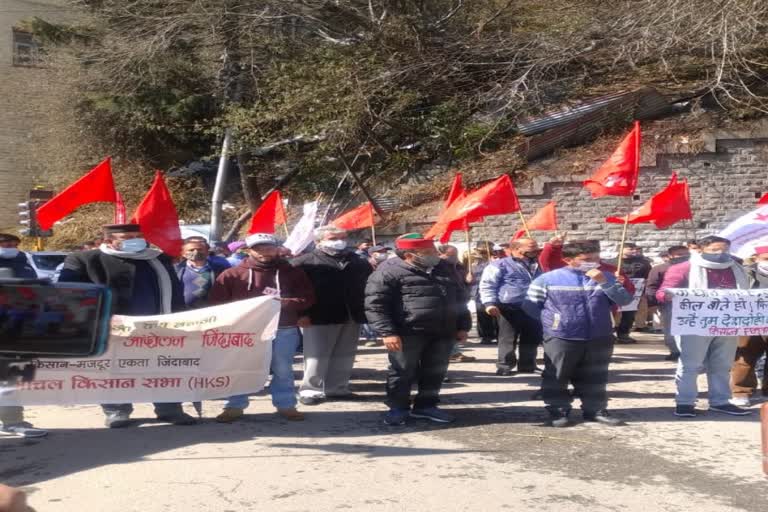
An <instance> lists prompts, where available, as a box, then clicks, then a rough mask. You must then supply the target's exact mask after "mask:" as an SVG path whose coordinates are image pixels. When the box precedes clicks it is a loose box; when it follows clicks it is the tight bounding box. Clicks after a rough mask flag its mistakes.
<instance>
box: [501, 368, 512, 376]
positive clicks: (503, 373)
mask: <svg viewBox="0 0 768 512" xmlns="http://www.w3.org/2000/svg"><path fill="white" fill-rule="evenodd" d="M514 374H515V372H513V371H512V370H510V369H509V368H496V375H498V376H499V377H509V376H510V375H514Z"/></svg>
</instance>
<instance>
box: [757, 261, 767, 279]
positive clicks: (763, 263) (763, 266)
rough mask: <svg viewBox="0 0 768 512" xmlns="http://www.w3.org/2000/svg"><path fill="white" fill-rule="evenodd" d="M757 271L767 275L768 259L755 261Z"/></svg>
mask: <svg viewBox="0 0 768 512" xmlns="http://www.w3.org/2000/svg"><path fill="white" fill-rule="evenodd" d="M757 271H758V272H760V273H761V274H763V275H766V276H768V261H760V262H758V263H757Z"/></svg>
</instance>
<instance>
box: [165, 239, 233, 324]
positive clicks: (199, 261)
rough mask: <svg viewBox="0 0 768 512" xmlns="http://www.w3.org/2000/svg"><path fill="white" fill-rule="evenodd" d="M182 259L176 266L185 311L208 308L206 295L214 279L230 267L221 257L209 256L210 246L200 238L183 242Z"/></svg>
mask: <svg viewBox="0 0 768 512" xmlns="http://www.w3.org/2000/svg"><path fill="white" fill-rule="evenodd" d="M181 252H182V255H183V256H184V259H183V260H182V261H181V262H180V263H179V264H177V265H176V275H178V276H179V281H181V286H182V287H183V288H184V303H185V304H186V305H187V309H199V308H204V307H206V306H209V303H208V294H209V292H210V291H211V287H212V286H213V283H214V282H215V281H216V278H217V277H218V276H219V275H220V274H221V273H222V272H224V271H225V270H227V269H228V268H229V267H230V265H229V262H228V261H227V260H226V259H224V258H221V257H218V256H212V255H211V254H210V246H209V245H208V242H206V241H205V239H204V238H202V237H196V236H193V237H189V238H187V239H185V240H184V245H183V246H182V249H181Z"/></svg>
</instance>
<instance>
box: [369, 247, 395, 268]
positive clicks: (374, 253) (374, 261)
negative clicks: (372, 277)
mask: <svg viewBox="0 0 768 512" xmlns="http://www.w3.org/2000/svg"><path fill="white" fill-rule="evenodd" d="M389 251H390V249H389V247H384V246H383V245H374V246H373V247H370V248H369V249H368V254H369V256H368V263H370V264H371V267H373V270H376V267H378V266H379V264H380V263H383V262H385V261H387V260H388V259H389Z"/></svg>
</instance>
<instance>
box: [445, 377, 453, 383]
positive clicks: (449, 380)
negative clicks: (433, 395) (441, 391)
mask: <svg viewBox="0 0 768 512" xmlns="http://www.w3.org/2000/svg"><path fill="white" fill-rule="evenodd" d="M450 382H453V381H452V380H451V378H450V377H443V383H444V384H447V383H450Z"/></svg>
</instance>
